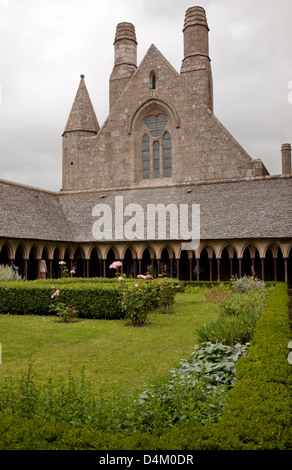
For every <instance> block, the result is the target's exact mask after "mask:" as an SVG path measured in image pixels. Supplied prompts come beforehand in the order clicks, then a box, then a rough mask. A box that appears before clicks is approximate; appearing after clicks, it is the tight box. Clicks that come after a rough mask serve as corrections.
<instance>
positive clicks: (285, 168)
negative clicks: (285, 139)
mask: <svg viewBox="0 0 292 470" xmlns="http://www.w3.org/2000/svg"><path fill="white" fill-rule="evenodd" d="M281 150H282V174H283V175H291V172H292V170H291V144H282V149H281Z"/></svg>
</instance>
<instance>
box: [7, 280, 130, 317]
mask: <svg viewBox="0 0 292 470" xmlns="http://www.w3.org/2000/svg"><path fill="white" fill-rule="evenodd" d="M57 282H58V284H59V281H57ZM51 286H52V281H50V283H48V282H44V281H25V282H21V283H15V282H9V283H1V284H0V312H2V313H11V314H17V315H22V314H23V315H31V314H35V315H49V314H50V313H51V312H50V304H51V291H52V289H51ZM56 286H57V283H56ZM56 286H54V287H56ZM60 286H62V289H59V290H60V295H59V301H60V302H61V303H64V304H66V305H72V304H74V305H75V307H76V309H77V310H78V312H79V316H80V317H83V318H107V319H114V318H123V317H124V312H123V310H122V308H121V303H120V301H121V291H120V290H119V288H118V286H117V284H116V283H98V282H94V283H93V282H90V281H88V282H72V283H71V282H63V283H61V282H60Z"/></svg>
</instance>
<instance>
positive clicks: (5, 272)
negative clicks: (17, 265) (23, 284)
mask: <svg viewBox="0 0 292 470" xmlns="http://www.w3.org/2000/svg"><path fill="white" fill-rule="evenodd" d="M14 281H22V277H21V276H20V274H18V273H17V272H16V271H15V270H14V269H13V267H12V266H8V265H4V264H0V282H14Z"/></svg>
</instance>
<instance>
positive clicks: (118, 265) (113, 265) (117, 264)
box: [109, 261, 122, 269]
mask: <svg viewBox="0 0 292 470" xmlns="http://www.w3.org/2000/svg"><path fill="white" fill-rule="evenodd" d="M120 266H122V263H121V262H120V261H114V262H113V263H112V264H111V265H110V267H109V268H110V269H117V268H119V267H120Z"/></svg>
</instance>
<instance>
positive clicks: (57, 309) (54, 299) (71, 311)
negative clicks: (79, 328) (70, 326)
mask: <svg viewBox="0 0 292 470" xmlns="http://www.w3.org/2000/svg"><path fill="white" fill-rule="evenodd" d="M51 288H52V289H54V292H53V294H52V295H51V305H50V307H49V311H50V313H55V314H56V315H58V316H59V317H60V321H62V322H63V323H72V322H73V321H74V320H75V319H76V318H77V316H78V310H77V309H76V307H75V304H74V302H72V304H71V305H68V304H66V303H65V302H60V301H59V294H60V290H59V289H56V288H55V287H54V286H52V287H51Z"/></svg>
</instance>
